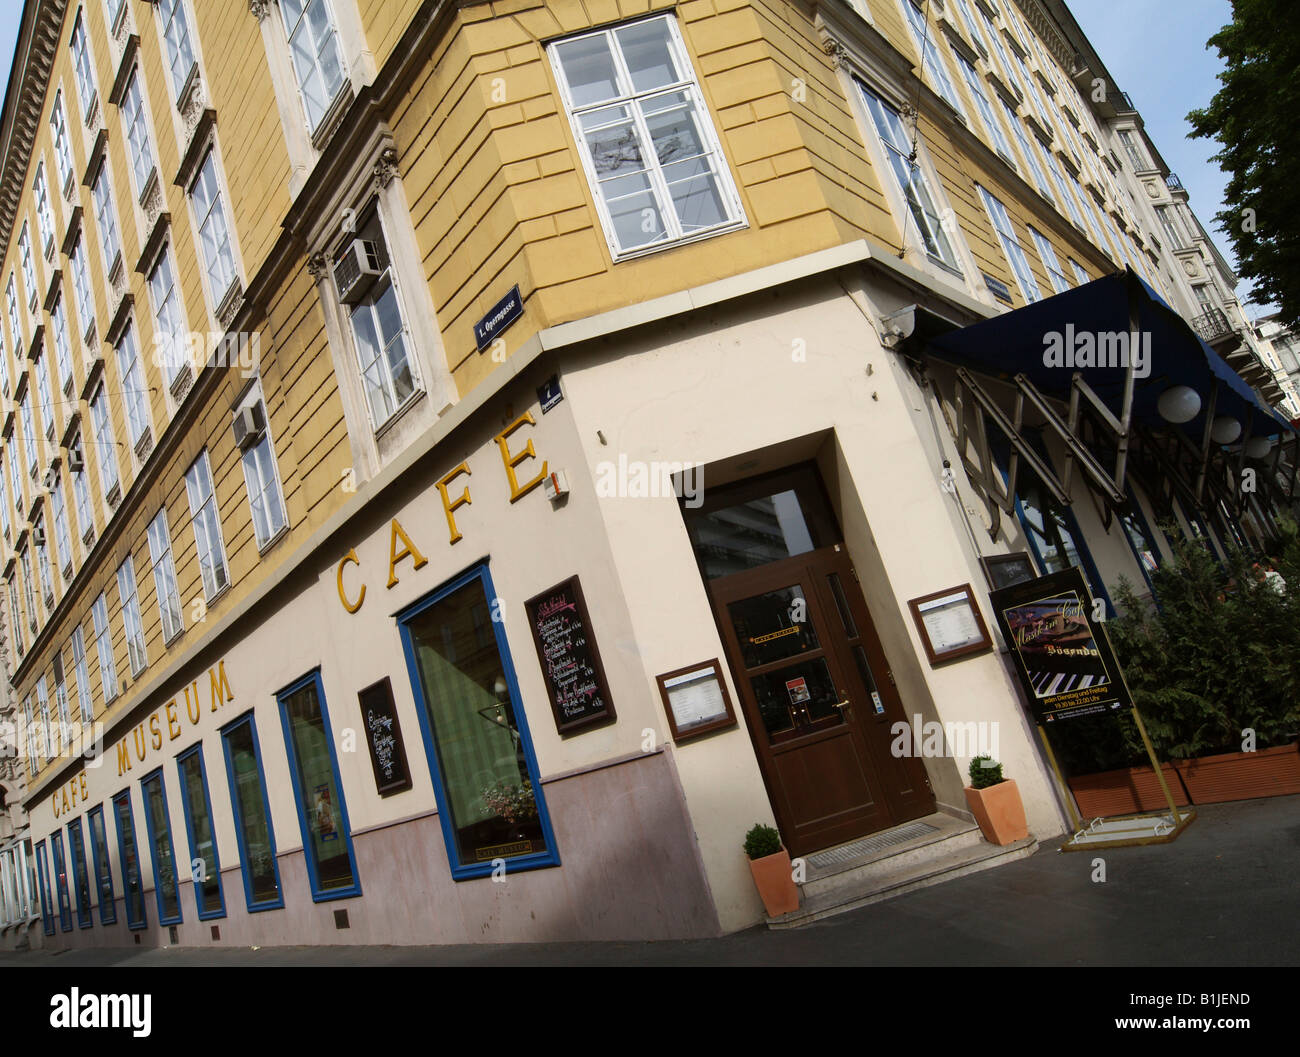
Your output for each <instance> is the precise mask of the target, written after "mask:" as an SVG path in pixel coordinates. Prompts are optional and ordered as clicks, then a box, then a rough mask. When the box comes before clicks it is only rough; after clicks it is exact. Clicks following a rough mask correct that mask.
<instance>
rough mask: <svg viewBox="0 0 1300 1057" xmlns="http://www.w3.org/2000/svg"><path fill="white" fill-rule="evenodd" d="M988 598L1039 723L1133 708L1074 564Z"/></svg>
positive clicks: (1014, 585)
mask: <svg viewBox="0 0 1300 1057" xmlns="http://www.w3.org/2000/svg"><path fill="white" fill-rule="evenodd" d="M989 600H990V601H991V602H992V604H993V615H994V617H995V618H996V620H997V622H998V627H999V628H1001V629H1002V637H1003V639H1004V640H1005V641H1006V644H1007V648H1008V649H1009V650H1010V651H1011V655H1012V657H1013V658H1014V659H1015V666H1016V674H1017V675H1018V676H1019V677H1020V684H1021V686H1022V688H1023V689H1024V691H1025V700H1026V702H1027V703H1028V705H1029V708H1030V710H1031V711H1032V712H1033V714H1034V718H1035V719H1036V720H1037V721H1038V722H1039V723H1053V722H1055V721H1056V720H1058V719H1067V718H1068V719H1073V718H1074V717H1076V716H1091V715H1099V714H1105V713H1111V712H1114V711H1116V710H1117V709H1121V708H1129V707H1131V705H1132V702H1131V701H1130V700H1129V694H1128V687H1127V686H1125V685H1124V677H1123V674H1122V673H1121V672H1120V668H1119V663H1118V662H1117V661H1116V660H1115V654H1114V652H1113V651H1112V650H1111V648H1110V640H1109V639H1108V638H1107V637H1106V630H1105V628H1104V627H1103V626H1102V625H1101V624H1100V623H1098V622H1097V621H1095V620H1093V616H1092V615H1093V613H1094V612H1095V610H1094V608H1093V604H1092V596H1091V595H1090V594H1089V592H1088V585H1087V584H1085V583H1084V580H1083V574H1082V573H1081V572H1080V571H1079V569H1078V567H1077V566H1076V567H1071V568H1069V569H1066V570H1065V571H1063V572H1059V573H1051V574H1050V575H1048V576H1040V577H1038V578H1037V579H1034V580H1027V581H1025V582H1024V583H1019V584H1013V585H1012V586H1010V587H1004V588H1002V589H1001V590H999V591H993V592H991V593H990V594H989Z"/></svg>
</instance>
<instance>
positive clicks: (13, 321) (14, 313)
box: [5, 272, 23, 359]
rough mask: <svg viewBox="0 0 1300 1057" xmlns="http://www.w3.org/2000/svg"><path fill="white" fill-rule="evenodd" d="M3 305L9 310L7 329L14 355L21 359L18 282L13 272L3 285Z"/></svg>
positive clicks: (21, 331)
mask: <svg viewBox="0 0 1300 1057" xmlns="http://www.w3.org/2000/svg"><path fill="white" fill-rule="evenodd" d="M5 307H6V308H7V309H8V312H9V329H10V331H11V332H12V333H13V339H14V355H15V356H17V357H18V358H19V359H22V355H23V324H22V317H21V316H20V315H19V314H18V282H17V277H16V276H15V275H14V273H13V272H10V273H9V282H8V283H7V284H6V286H5Z"/></svg>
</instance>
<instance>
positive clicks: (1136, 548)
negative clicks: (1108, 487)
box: [1119, 485, 1160, 598]
mask: <svg viewBox="0 0 1300 1057" xmlns="http://www.w3.org/2000/svg"><path fill="white" fill-rule="evenodd" d="M1126 492H1127V494H1128V502H1129V508H1128V510H1126V511H1125V512H1124V513H1123V514H1120V515H1119V523H1120V528H1121V529H1123V530H1124V538H1125V539H1126V540H1128V545H1129V548H1130V549H1131V550H1132V551H1133V557H1134V559H1135V560H1136V561H1137V564H1138V568H1139V569H1140V570H1142V579H1143V580H1145V581H1146V583H1147V590H1148V591H1150V592H1151V597H1152V598H1155V594H1156V588H1155V584H1153V583H1152V582H1151V574H1152V573H1153V572H1155V571H1156V570H1157V569H1158V568H1160V546H1159V544H1157V543H1156V538H1155V536H1154V535H1153V534H1152V532H1151V526H1150V525H1148V524H1147V519H1146V515H1145V514H1143V513H1142V505H1141V504H1140V503H1139V502H1138V498H1137V495H1136V493H1135V492H1134V491H1133V486H1132V485H1129V486H1128V488H1127V489H1126Z"/></svg>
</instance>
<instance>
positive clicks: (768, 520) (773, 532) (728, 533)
mask: <svg viewBox="0 0 1300 1057" xmlns="http://www.w3.org/2000/svg"><path fill="white" fill-rule="evenodd" d="M687 516H688V522H687V524H688V527H689V529H690V534H691V541H692V542H693V543H694V544H695V551H696V554H697V555H699V558H700V562H701V564H702V565H703V566H704V573H705V575H706V576H707V577H708V578H709V579H710V580H712V579H714V578H716V577H719V576H726V575H728V574H729V573H736V572H741V571H743V570H745V569H753V568H756V567H758V566H760V565H766V564H767V563H768V562H774V561H780V560H781V559H782V558H790V557H793V556H794V555H796V554H806V553H807V552H808V551H810V550H812V549H813V547H814V542H813V537H812V533H811V532H810V531H809V526H808V523H807V521H806V520H805V518H804V513H803V510H802V508H801V507H800V504H799V498H798V496H797V495H796V494H795V491H794V490H793V489H789V490H787V491H784V492H778V493H776V494H774V495H769V496H762V497H760V498H758V499H752V500H750V501H749V502H744V503H738V504H736V505H735V506H729V507H724V508H723V509H720V510H713V511H710V512H709V513H700V514H692V513H690V512H689V511H688V514H687Z"/></svg>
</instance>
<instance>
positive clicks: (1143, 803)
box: [1070, 763, 1191, 819]
mask: <svg viewBox="0 0 1300 1057" xmlns="http://www.w3.org/2000/svg"><path fill="white" fill-rule="evenodd" d="M1162 770H1163V771H1164V776H1165V782H1166V783H1167V784H1168V786H1169V792H1170V795H1171V796H1173V798H1174V803H1175V804H1177V805H1178V806H1179V807H1186V806H1187V805H1188V804H1190V803H1191V801H1190V800H1189V799H1188V797H1187V793H1186V791H1185V790H1184V789H1183V783H1182V782H1180V781H1179V780H1178V774H1177V773H1176V772H1175V770H1174V765H1173V764H1170V763H1166V764H1164V765H1163V767H1162ZM1070 792H1072V793H1073V794H1074V799H1075V801H1076V802H1077V803H1078V805H1079V814H1081V815H1082V816H1083V817H1084V818H1085V819H1090V818H1101V817H1103V816H1110V815H1135V814H1137V813H1138V812H1139V811H1161V810H1168V808H1169V804H1168V803H1167V802H1166V800H1165V797H1164V794H1163V793H1162V792H1161V791H1160V783H1159V782H1157V781H1156V772H1155V770H1154V769H1152V768H1151V767H1125V768H1123V769H1122V770H1118V771H1103V772H1101V773H1100V774H1085V775H1083V776H1082V777H1079V778H1071V779H1070Z"/></svg>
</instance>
